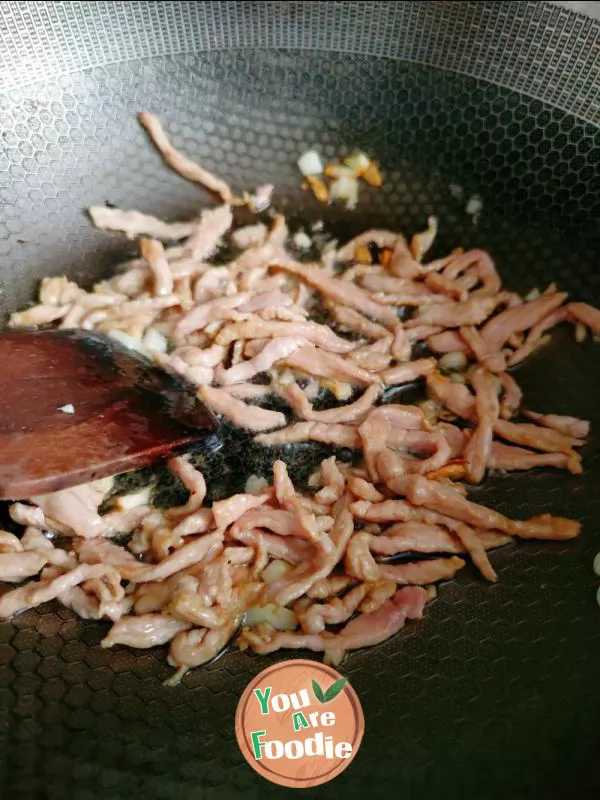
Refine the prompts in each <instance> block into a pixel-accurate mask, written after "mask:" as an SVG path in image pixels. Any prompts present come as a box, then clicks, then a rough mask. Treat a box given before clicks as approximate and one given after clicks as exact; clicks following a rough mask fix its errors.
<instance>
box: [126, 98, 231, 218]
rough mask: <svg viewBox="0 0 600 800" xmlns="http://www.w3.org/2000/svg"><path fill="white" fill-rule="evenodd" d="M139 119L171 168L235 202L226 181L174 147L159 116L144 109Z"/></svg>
mask: <svg viewBox="0 0 600 800" xmlns="http://www.w3.org/2000/svg"><path fill="white" fill-rule="evenodd" d="M139 120H140V122H141V123H142V125H143V126H144V128H145V129H146V130H147V131H148V134H149V135H150V138H151V139H152V142H153V144H154V146H155V147H156V149H157V150H158V151H159V153H160V154H161V156H162V157H163V159H164V161H165V163H166V164H168V165H169V167H171V169H173V170H175V172H178V173H179V174H180V175H181V176H182V177H183V178H187V180H188V181H194V182H195V183H200V184H202V186H204V187H205V188H206V189H208V190H209V191H210V192H213V193H214V194H216V195H218V196H219V197H220V198H221V200H223V202H224V203H231V202H233V200H234V195H233V192H232V191H231V189H230V188H229V186H228V185H227V184H226V183H225V181H223V180H221V179H220V178H217V177H216V176H215V175H213V174H212V172H209V171H208V170H206V169H204V168H203V167H201V166H200V164H197V163H196V162H195V161H192V159H191V158H188V157H187V156H185V155H184V154H183V153H180V152H179V151H178V150H176V149H175V148H174V147H173V145H172V144H171V142H170V141H169V139H168V137H167V134H166V133H165V130H164V128H163V126H162V124H161V122H160V120H159V119H158V117H157V116H155V115H154V114H151V113H150V112H148V111H143V112H142V113H141V114H140V115H139Z"/></svg>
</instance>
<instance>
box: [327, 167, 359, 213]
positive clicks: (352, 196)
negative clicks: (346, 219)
mask: <svg viewBox="0 0 600 800" xmlns="http://www.w3.org/2000/svg"><path fill="white" fill-rule="evenodd" d="M331 199H332V200H345V201H346V208H347V209H348V210H349V211H351V210H352V209H354V208H356V204H357V203H358V181H357V180H356V178H355V177H354V176H353V175H340V177H339V178H337V179H336V180H335V181H334V182H333V183H332V184H331Z"/></svg>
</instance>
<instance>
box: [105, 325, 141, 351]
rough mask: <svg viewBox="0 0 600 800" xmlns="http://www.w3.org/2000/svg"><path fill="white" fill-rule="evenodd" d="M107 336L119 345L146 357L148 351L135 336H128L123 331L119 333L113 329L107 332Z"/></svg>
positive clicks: (116, 329)
mask: <svg viewBox="0 0 600 800" xmlns="http://www.w3.org/2000/svg"><path fill="white" fill-rule="evenodd" d="M108 335H109V336H110V338H111V339H114V340H115V341H116V342H119V344H122V345H123V346H124V347H127V348H128V349H129V350H137V352H138V353H142V354H143V355H145V356H146V355H148V351H147V350H146V348H145V347H144V345H143V344H142V342H141V340H140V339H138V338H137V337H135V336H130V335H129V334H128V333H125V331H120V330H118V328H115V329H114V330H112V331H108Z"/></svg>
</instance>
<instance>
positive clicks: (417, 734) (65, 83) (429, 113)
mask: <svg viewBox="0 0 600 800" xmlns="http://www.w3.org/2000/svg"><path fill="white" fill-rule="evenodd" d="M0 13H1V14H2V16H3V17H4V19H5V21H6V23H7V24H5V25H4V26H3V31H2V33H1V35H2V36H4V37H5V40H6V41H5V43H4V50H3V52H1V53H0V61H3V62H4V63H3V64H2V65H1V66H2V73H1V74H2V75H3V78H4V86H5V93H4V94H3V95H2V97H1V98H0V193H1V194H0V197H1V198H2V204H1V206H0V255H1V260H0V278H1V280H2V290H3V294H2V304H3V310H4V311H10V310H13V309H14V308H16V307H17V306H18V305H20V304H23V303H24V302H26V301H28V300H29V299H30V298H31V297H32V293H33V290H34V287H35V284H36V281H37V280H38V279H39V278H40V277H42V276H43V275H46V274H49V273H61V272H63V271H66V272H67V274H69V276H71V277H74V278H75V279H77V280H81V281H84V282H85V283H87V284H90V283H91V282H92V280H93V279H94V278H95V277H97V276H98V275H99V274H101V273H102V272H103V271H105V270H107V269H108V267H109V266H110V265H111V264H112V263H114V262H115V260H116V259H119V258H122V257H123V256H124V255H126V254H127V253H130V252H132V251H133V246H132V245H131V243H127V242H126V241H125V240H124V239H123V238H121V237H120V236H118V235H107V234H105V233H100V232H97V231H94V230H93V229H92V228H91V226H90V225H89V223H88V221H87V219H86V217H85V215H84V213H83V209H84V208H85V207H86V206H87V205H89V204H91V203H103V202H104V201H109V202H112V203H115V204H116V205H118V206H121V207H123V208H138V209H141V210H144V211H148V212H151V213H153V214H156V215H158V216H163V215H164V216H166V217H167V218H178V217H181V216H183V215H187V216H191V215H192V214H193V213H194V212H195V211H196V210H197V209H198V208H199V207H202V206H203V205H205V204H207V203H208V202H209V198H208V197H207V196H206V195H205V194H203V192H202V190H200V189H199V188H198V187H197V186H195V185H192V184H189V183H187V182H186V181H184V180H182V179H180V178H179V177H177V176H176V175H174V174H173V173H170V172H169V171H168V170H167V169H166V168H165V167H164V166H163V165H162V163H161V161H160V158H159V156H158V155H157V153H156V152H155V151H154V150H153V148H152V147H151V146H150V145H149V143H148V141H147V139H146V137H145V135H144V133H143V131H142V130H141V129H140V128H139V126H138V124H137V122H136V113H137V112H138V111H140V110H152V111H154V112H156V113H157V114H159V115H160V116H161V118H162V119H163V121H164V123H165V125H166V126H167V128H168V130H169V133H170V134H171V135H172V138H173V141H174V143H175V144H176V145H177V146H180V147H181V148H182V149H184V150H185V152H187V153H189V154H190V155H192V156H197V157H199V158H200V159H202V161H203V162H204V163H205V164H206V165H207V166H208V167H209V168H211V169H214V170H216V171H217V172H219V173H220V174H222V175H223V176H224V177H225V178H227V179H229V180H230V181H231V182H232V183H233V185H234V186H236V187H237V188H242V187H252V186H255V185H257V184H258V183H259V182H260V183H262V182H272V183H274V184H276V186H277V190H278V191H277V195H276V197H277V200H276V205H277V206H278V207H279V208H281V209H282V210H283V211H284V212H285V213H286V214H287V215H289V216H290V217H291V218H292V220H296V221H297V222H300V221H308V220H313V221H314V220H317V219H324V220H325V222H326V225H327V226H328V227H329V228H330V229H331V230H333V231H334V232H335V233H337V234H338V235H339V236H340V237H345V236H349V235H351V234H352V233H353V232H356V231H358V230H360V229H363V228H366V227H369V226H372V225H376V226H389V227H393V228H396V229H399V230H402V231H405V232H408V233H412V232H414V231H415V230H417V229H420V228H422V227H423V226H424V223H425V222H426V218H427V216H428V215H429V214H431V213H435V214H436V215H437V216H438V217H439V218H440V223H441V231H440V236H439V241H438V244H437V248H438V249H439V252H440V253H441V252H445V251H448V249H450V248H451V247H455V246H459V245H460V246H465V247H467V246H473V245H476V246H479V247H483V248H486V249H489V250H490V251H491V253H492V255H493V257H494V258H495V260H496V262H497V264H498V266H499V270H500V272H501V274H502V276H503V277H504V279H505V282H506V284H507V285H508V286H510V287H511V288H514V289H517V290H521V289H531V288H534V287H540V288H543V287H544V286H545V285H547V284H548V283H549V282H550V281H553V280H556V281H557V282H558V283H559V285H560V286H561V287H562V288H565V289H567V290H570V291H572V292H573V294H574V296H576V297H577V298H578V299H585V300H588V301H589V302H596V303H598V302H599V301H600V269H599V266H598V252H599V244H600V241H599V236H598V231H599V228H598V223H599V213H598V211H599V208H600V185H599V184H598V177H597V170H598V161H599V160H600V142H599V136H598V128H597V123H598V120H599V117H600V112H599V111H598V101H597V97H598V89H599V88H600V78H599V73H598V68H597V67H594V55H593V47H594V42H596V47H597V42H598V41H599V38H600V32H599V27H598V24H597V23H595V22H594V21H592V20H590V19H587V18H584V17H577V16H575V15H574V14H573V13H572V12H570V11H566V10H564V9H558V8H555V7H554V6H552V5H549V4H546V3H543V4H541V3H504V2H499V3H392V4H379V3H335V4H333V3H325V4H321V3H198V4H194V3H178V2H172V3H153V4H146V3H132V4H127V5H126V4H121V3H112V2H102V3H69V4H50V3H35V4H22V3H11V2H8V3H4V4H3V6H2V9H1V11H0ZM594 98H596V99H594ZM309 146H316V147H318V148H319V149H320V150H321V151H322V152H323V154H324V155H325V156H333V155H338V154H340V153H341V152H342V151H343V149H344V148H350V147H354V146H359V147H361V148H362V149H365V150H367V151H368V152H370V153H372V154H373V155H375V156H376V157H377V158H378V159H379V160H380V162H381V163H382V165H383V168H384V171H385V177H386V181H385V185H384V187H383V189H382V190H381V191H372V192H365V193H363V196H362V198H361V202H360V205H359V207H358V209H357V211H355V212H354V213H352V214H348V213H346V212H343V211H340V210H338V209H334V208H325V207H322V206H319V205H317V204H316V202H314V201H312V200H310V199H309V198H308V197H307V195H306V194H305V193H304V192H302V191H301V190H300V189H299V183H300V179H299V175H298V173H297V171H296V169H295V160H296V158H297V156H298V155H299V154H300V153H301V152H302V151H303V150H305V149H306V148H307V147H309ZM450 184H456V185H459V186H461V187H462V188H463V190H464V197H465V199H463V200H462V201H459V200H457V199H456V198H455V197H454V196H453V193H452V192H451V191H450V188H449V187H450ZM454 194H456V190H455V191H454ZM474 194H478V195H480V197H481V198H482V201H483V211H482V213H481V215H480V219H479V224H478V225H477V227H475V226H474V225H473V222H472V220H471V218H470V217H469V216H468V215H467V214H466V213H465V210H464V207H465V202H466V199H468V198H469V197H471V196H472V195H474ZM598 347H599V346H598V345H596V344H594V343H592V342H589V341H588V342H586V343H584V344H583V345H577V344H576V343H575V342H574V341H573V337H572V332H571V331H562V330H560V331H558V332H557V333H556V334H555V336H554V337H553V343H552V345H551V346H550V347H548V348H546V349H545V350H544V351H542V352H541V353H540V354H539V355H537V356H535V357H534V358H533V359H532V360H531V361H530V362H529V363H527V365H526V366H524V367H523V368H522V369H519V382H520V383H521V385H522V386H523V388H524V390H525V392H526V397H527V398H528V401H529V405H530V407H532V408H535V409H537V410H540V411H552V412H556V413H571V414H575V415H577V416H580V417H584V418H588V419H590V420H591V421H592V432H593V433H592V436H591V440H590V444H589V445H588V446H587V448H586V449H585V451H584V465H585V474H584V475H583V476H577V477H574V476H570V475H569V476H565V475H563V474H553V473H551V472H549V471H548V472H542V471H540V472H539V473H535V474H522V475H518V476H514V477H506V478H502V479H500V478H495V479H490V480H488V481H487V482H486V484H485V486H484V487H483V488H481V489H478V490H477V495H478V496H479V497H481V499H482V500H483V501H484V502H485V503H486V504H489V505H491V506H493V507H496V508H498V509H499V510H501V511H502V512H504V513H507V514H510V515H514V516H517V517H518V516H521V515H522V516H529V515H532V514H535V513H539V512H540V511H551V512H553V513H558V514H561V515H564V516H573V517H575V518H579V519H582V520H583V522H584V532H583V536H582V537H581V539H580V540H576V541H574V542H567V543H564V544H553V543H542V544H538V543H535V542H531V543H522V544H516V545H510V546H508V547H505V548H503V549H501V550H500V551H499V552H497V553H495V554H494V555H493V556H492V560H493V563H494V566H495V567H496V568H497V570H498V572H499V583H498V584H497V585H494V586H491V587H490V586H488V585H485V584H484V582H483V581H482V580H481V578H480V577H479V576H478V575H476V574H475V572H474V571H473V570H471V569H469V570H465V574H463V573H460V575H459V577H458V579H457V580H455V581H452V582H451V583H450V584H447V585H445V586H443V587H442V588H441V591H440V597H439V599H438V600H437V601H436V602H435V603H433V604H432V605H431V606H429V607H428V609H427V613H426V617H425V619H424V620H423V621H422V622H420V623H419V624H411V625H410V626H408V627H407V629H406V630H405V631H404V632H402V633H401V634H400V635H398V636H397V637H395V638H394V639H392V640H391V641H388V642H386V643H385V644H384V645H382V646H380V647H377V648H376V649H374V650H368V651H362V652H357V653H355V654H353V655H351V656H350V657H349V658H348V659H347V661H346V662H345V664H344V667H343V669H344V671H345V673H346V674H347V675H348V677H349V679H350V681H351V682H352V685H353V686H354V687H355V689H356V691H357V692H358V695H359V697H360V699H361V702H362V704H363V707H364V712H365V718H366V733H365V738H364V742H363V745H362V747H361V750H360V752H359V754H358V756H357V758H356V759H355V760H354V762H353V764H352V765H351V767H350V768H349V769H348V770H347V771H346V772H345V773H344V774H343V775H342V776H341V777H339V778H337V779H336V780H335V781H334V782H333V783H332V784H330V785H326V786H323V787H321V788H319V789H317V790H314V791H312V792H308V793H306V795H305V796H311V797H312V796H314V797H322V798H326V797H332V798H333V797H335V798H338V797H345V798H353V797H359V796H362V794H363V793H364V792H367V793H369V794H370V796H373V797H378V798H379V797H381V798H384V797H385V798H387V797H396V796H400V797H402V796H403V797H407V798H409V797H410V798H412V797H420V798H430V797H437V796H440V797H442V796H443V797H470V796H479V797H482V798H530V797H546V798H554V797H563V796H564V795H565V794H567V795H568V796H570V797H577V798H579V797H581V798H589V797H593V796H597V794H598V790H599V789H600V772H599V770H598V765H597V757H598V752H599V746H600V692H599V688H598V679H599V674H600V672H599V664H600V609H599V608H598V607H597V605H596V602H595V593H596V584H597V583H598V581H597V579H596V581H595V579H594V576H593V573H592V569H591V564H592V559H593V555H594V554H595V553H596V552H597V551H598V550H600V532H599V527H600V493H599V486H600V410H599V406H598V398H599V397H600V368H599V366H598V365H599V363H600V351H599V350H598ZM309 457H310V451H305V450H299V451H298V452H297V455H296V459H297V462H296V469H301V468H302V467H303V466H306V464H307V459H308V458H309ZM231 458H232V459H235V457H233V456H232V457H231ZM228 466H229V467H230V468H233V469H234V470H235V469H237V470H238V474H239V475H240V476H241V475H243V474H245V473H246V472H247V471H251V470H252V465H251V464H248V463H241V460H240V463H239V464H238V463H237V462H235V461H233V463H232V461H231V460H230V461H229V463H228ZM104 630H105V625H104V624H102V623H94V622H85V623H84V622H83V621H81V620H79V619H76V618H75V617H74V616H73V615H72V614H71V613H70V612H69V611H67V610H65V609H62V608H61V609H60V610H58V611H57V610H55V609H54V608H52V607H43V608H42V609H40V610H34V611H30V612H26V613H24V614H22V615H21V616H19V617H18V618H17V619H16V620H15V621H14V622H10V623H3V624H1V625H0V698H1V700H0V722H1V724H0V731H1V734H0V735H1V747H0V796H1V797H3V798H4V797H6V798H38V797H39V798H42V797H52V798H55V799H56V800H58V798H78V799H79V798H81V799H82V800H83V798H102V800H113V798H115V800H116V798H131V797H144V798H148V800H150V798H167V797H173V796H177V797H179V798H182V800H183V799H184V798H190V800H191V799H192V798H193V799H194V800H197V798H222V799H223V800H230V798H235V797H238V796H240V797H241V796H242V794H243V795H244V796H245V797H247V798H250V797H261V798H263V797H265V798H267V797H277V798H279V797H282V796H283V795H284V794H288V793H290V790H284V789H281V788H280V787H275V786H271V785H269V784H267V783H266V782H265V781H264V780H263V779H262V778H260V777H258V776H257V775H255V774H254V773H253V771H252V770H251V769H250V768H249V767H248V766H247V764H246V763H245V762H244V760H243V758H242V755H241V753H240V752H239V749H238V747H237V744H236V742H235V736H234V714H235V708H236V703H237V700H238V698H239V696H240V694H241V693H242V691H243V689H244V687H245V685H246V683H247V682H248V680H249V678H250V676H252V675H254V674H256V673H257V672H258V671H260V670H261V669H263V668H264V667H265V666H266V665H267V664H268V663H270V659H267V658H258V657H251V656H249V655H248V654H246V653H239V652H233V653H231V654H229V655H227V656H226V657H225V658H223V659H222V660H220V661H218V662H217V663H215V664H214V665H212V666H210V667H209V668H207V669H203V668H200V669H196V670H194V671H192V672H191V673H189V674H188V675H187V676H186V678H185V680H184V681H183V683H182V684H181V685H180V686H178V687H176V688H165V687H163V685H162V681H163V680H164V679H165V677H167V675H168V674H169V673H170V670H169V668H168V667H167V666H166V663H165V659H164V653H163V652H158V651H157V652H154V651H150V652H132V651H127V650H119V649H117V650H108V651H107V650H102V649H100V648H99V646H98V643H99V641H100V639H101V638H102V636H103V631H104Z"/></svg>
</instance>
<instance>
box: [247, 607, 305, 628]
mask: <svg viewBox="0 0 600 800" xmlns="http://www.w3.org/2000/svg"><path fill="white" fill-rule="evenodd" d="M261 622H266V623H267V624H268V625H271V626H272V627H273V628H275V629H276V630H278V631H293V630H295V629H296V628H297V627H298V621H297V619H296V615H295V614H294V612H293V611H292V609H291V608H286V607H285V606H278V605H275V603H268V604H267V605H266V606H252V608H251V609H249V610H248V612H247V614H246V617H245V619H244V625H249V626H250V625H258V624H260V623H261Z"/></svg>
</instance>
